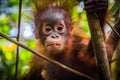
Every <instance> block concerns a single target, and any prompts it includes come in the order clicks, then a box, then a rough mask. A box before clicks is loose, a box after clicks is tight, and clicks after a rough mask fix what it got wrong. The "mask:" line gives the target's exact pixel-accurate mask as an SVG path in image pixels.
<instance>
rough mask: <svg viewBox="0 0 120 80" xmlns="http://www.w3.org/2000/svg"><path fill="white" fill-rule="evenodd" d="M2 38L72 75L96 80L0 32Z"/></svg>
mask: <svg viewBox="0 0 120 80" xmlns="http://www.w3.org/2000/svg"><path fill="white" fill-rule="evenodd" d="M0 36H2V37H3V38H5V39H7V40H9V41H11V42H13V43H15V44H16V45H19V46H20V47H22V48H24V49H26V50H28V51H30V52H31V53H33V54H35V55H36V56H38V57H39V58H42V59H44V60H46V61H48V62H50V63H52V64H55V65H57V66H60V67H62V68H63V69H66V70H68V71H70V72H72V73H74V74H76V75H79V76H81V77H85V78H87V79H89V80H95V79H93V78H91V77H89V76H88V75H86V74H83V73H81V72H78V71H76V70H74V69H72V68H70V67H67V66H65V65H63V64H61V63H59V62H57V61H55V60H52V59H50V58H48V57H46V56H44V55H43V54H40V53H38V52H36V51H33V50H32V49H30V48H29V47H27V46H25V45H24V44H22V43H20V42H18V41H15V40H13V39H11V38H10V37H8V36H7V35H5V34H3V33H1V32H0Z"/></svg>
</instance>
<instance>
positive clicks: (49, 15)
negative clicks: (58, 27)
mask: <svg viewBox="0 0 120 80" xmlns="http://www.w3.org/2000/svg"><path fill="white" fill-rule="evenodd" d="M41 16H42V18H43V19H46V20H50V21H51V20H52V21H56V20H62V19H64V17H65V16H64V13H63V11H61V10H54V9H48V10H46V11H44V12H43V13H42V15H41Z"/></svg>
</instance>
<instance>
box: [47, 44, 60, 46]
mask: <svg viewBox="0 0 120 80" xmlns="http://www.w3.org/2000/svg"><path fill="white" fill-rule="evenodd" d="M47 46H60V44H48V45H47Z"/></svg>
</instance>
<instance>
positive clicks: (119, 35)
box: [107, 21, 120, 38]
mask: <svg viewBox="0 0 120 80" xmlns="http://www.w3.org/2000/svg"><path fill="white" fill-rule="evenodd" d="M107 24H108V25H109V26H110V28H111V29H112V30H113V31H114V33H115V34H116V35H117V36H118V37H119V38H120V34H119V33H118V32H117V31H116V30H115V29H114V28H113V27H112V25H111V24H110V23H109V22H108V21H107Z"/></svg>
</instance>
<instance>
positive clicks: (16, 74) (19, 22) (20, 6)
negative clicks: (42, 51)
mask: <svg viewBox="0 0 120 80" xmlns="http://www.w3.org/2000/svg"><path fill="white" fill-rule="evenodd" d="M21 9H22V0H19V15H18V34H17V41H18V42H19V38H20V24H21ZM18 64H19V46H17V54H16V68H15V79H16V80H17V76H18Z"/></svg>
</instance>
